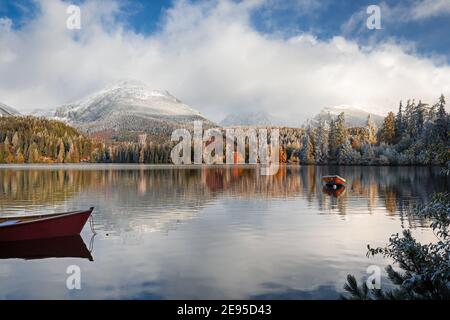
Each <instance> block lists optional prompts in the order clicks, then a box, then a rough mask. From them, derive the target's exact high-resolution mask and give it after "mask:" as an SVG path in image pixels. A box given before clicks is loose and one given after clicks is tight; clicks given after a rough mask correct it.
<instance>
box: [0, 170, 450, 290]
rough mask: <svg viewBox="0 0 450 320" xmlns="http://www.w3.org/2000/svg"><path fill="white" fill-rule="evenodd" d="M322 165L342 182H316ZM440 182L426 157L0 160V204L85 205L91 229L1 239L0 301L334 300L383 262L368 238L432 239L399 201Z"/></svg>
mask: <svg viewBox="0 0 450 320" xmlns="http://www.w3.org/2000/svg"><path fill="white" fill-rule="evenodd" d="M329 173H338V174H340V175H342V176H344V177H345V178H347V180H348V186H347V188H346V190H344V191H343V192H342V193H341V194H337V193H335V194H332V193H326V192H324V191H323V190H322V186H321V184H320V177H321V176H322V175H325V174H329ZM449 185H450V181H449V180H448V179H447V178H445V177H442V176H441V175H439V169H430V168H425V167H339V168H333V167H314V166H307V167H283V168H281V169H280V171H279V173H278V174H277V175H276V176H273V177H264V176H260V175H259V171H258V169H257V168H254V167H239V168H227V167H195V168H192V167H188V168H187V167H182V168H180V167H156V166H71V167H56V166H51V167H45V166H44V167H39V166H37V167H33V166H31V167H1V168H0V212H1V213H3V214H18V215H20V214H24V213H29V212H39V211H45V212H48V211H51V212H53V211H54V212H57V211H65V210H72V209H80V208H88V207H90V206H95V207H96V209H95V213H94V226H95V230H96V232H97V235H96V236H95V237H92V231H91V229H90V227H89V225H86V227H85V228H84V230H83V232H82V234H81V237H80V238H71V239H61V240H60V241H40V242H34V243H22V244H17V243H16V244H9V245H4V244H3V245H2V244H0V299H33V298H50V299H178V298H186V299H222V298H223V299H265V298H270V299H336V298H339V295H340V294H341V293H342V292H343V290H342V287H343V285H344V283H345V278H346V276H347V274H348V273H352V274H354V275H355V276H356V277H357V278H359V279H363V278H364V277H366V268H367V267H368V266H369V265H372V264H376V265H379V266H380V267H381V268H383V267H385V266H386V264H387V263H388V261H386V260H383V259H381V258H370V259H369V258H367V257H366V251H367V248H366V246H367V244H369V243H370V244H371V245H373V246H382V245H384V244H386V242H387V239H388V238H389V236H390V235H391V234H393V233H396V232H401V230H402V228H413V230H414V234H415V235H416V236H417V237H418V238H419V239H421V240H430V241H431V240H432V239H433V236H432V233H431V232H430V230H429V229H428V228H427V226H428V223H427V222H426V221H420V220H417V219H415V218H414V217H412V216H410V214H409V212H410V207H411V206H412V205H413V204H414V203H418V202H424V201H427V200H429V198H430V196H431V194H432V192H434V191H448V190H449ZM55 256H58V257H59V258H53V257H55ZM31 258H34V259H31ZM70 265H77V266H79V267H80V269H81V283H82V284H81V285H82V288H81V290H68V289H67V288H66V279H67V277H68V274H66V270H67V267H68V266H70ZM382 285H385V286H388V285H389V283H388V281H387V280H386V279H384V278H383V280H382Z"/></svg>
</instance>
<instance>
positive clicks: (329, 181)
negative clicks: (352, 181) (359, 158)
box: [322, 175, 347, 189]
mask: <svg viewBox="0 0 450 320" xmlns="http://www.w3.org/2000/svg"><path fill="white" fill-rule="evenodd" d="M322 182H323V183H325V185H327V186H330V187H335V186H336V187H337V186H344V185H345V183H346V182H347V181H345V179H344V178H342V177H340V176H338V175H333V176H323V177H322ZM336 187H335V189H336Z"/></svg>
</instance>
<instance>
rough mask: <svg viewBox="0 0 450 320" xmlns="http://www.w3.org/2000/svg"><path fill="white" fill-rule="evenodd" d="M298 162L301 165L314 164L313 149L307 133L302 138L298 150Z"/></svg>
mask: <svg viewBox="0 0 450 320" xmlns="http://www.w3.org/2000/svg"><path fill="white" fill-rule="evenodd" d="M308 131H309V130H308ZM300 161H301V163H302V164H313V163H314V147H313V145H312V143H311V139H310V137H309V134H308V132H305V134H304V136H303V143H302V148H301V150H300Z"/></svg>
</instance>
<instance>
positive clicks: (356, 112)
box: [311, 105, 384, 127]
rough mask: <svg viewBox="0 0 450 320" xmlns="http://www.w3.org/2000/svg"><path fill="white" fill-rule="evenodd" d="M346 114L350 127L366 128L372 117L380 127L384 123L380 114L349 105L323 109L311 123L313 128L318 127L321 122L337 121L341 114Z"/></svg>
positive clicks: (347, 123) (346, 121)
mask: <svg viewBox="0 0 450 320" xmlns="http://www.w3.org/2000/svg"><path fill="white" fill-rule="evenodd" d="M342 112H343V113H344V117H345V123H346V125H347V126H348V127H361V126H365V125H366V122H367V117H368V116H369V115H370V116H371V118H372V120H373V121H374V122H375V123H376V124H377V125H380V124H382V123H383V120H384V117H383V116H380V115H378V114H375V113H372V112H367V111H365V110H364V109H362V108H357V107H353V106H349V105H337V106H332V107H325V108H323V109H322V110H321V111H320V112H319V113H318V114H317V115H316V116H315V117H314V118H313V119H312V121H311V124H312V125H313V126H315V125H317V124H318V123H319V122H320V121H328V122H329V121H330V120H332V119H333V120H335V119H336V117H337V116H338V115H339V114H340V113H342Z"/></svg>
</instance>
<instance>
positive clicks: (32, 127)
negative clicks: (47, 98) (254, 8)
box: [0, 95, 450, 165]
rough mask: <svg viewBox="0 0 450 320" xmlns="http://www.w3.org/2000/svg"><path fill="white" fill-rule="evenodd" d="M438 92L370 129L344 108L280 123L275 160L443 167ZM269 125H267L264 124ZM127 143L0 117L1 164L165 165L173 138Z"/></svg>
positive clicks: (444, 135)
mask: <svg viewBox="0 0 450 320" xmlns="http://www.w3.org/2000/svg"><path fill="white" fill-rule="evenodd" d="M445 106H446V102H445V98H444V96H443V95H441V97H440V98H439V99H438V100H437V102H436V103H435V104H433V105H428V104H425V103H422V102H421V101H419V102H416V101H415V100H408V101H407V102H406V104H405V105H403V103H402V102H400V105H399V107H398V112H397V113H396V114H394V113H393V112H389V113H388V115H387V116H386V117H385V119H384V123H383V124H382V125H381V126H380V127H377V126H376V124H375V123H374V121H373V120H372V119H371V117H370V116H369V117H368V119H367V123H366V125H365V126H363V127H350V128H347V127H346V126H345V114H344V113H341V114H340V115H339V116H337V118H335V119H333V120H331V121H328V122H327V121H321V122H319V123H318V125H316V126H312V125H309V126H306V127H304V128H287V127H280V128H278V129H279V130H280V150H279V152H280V161H281V162H285V163H293V164H295V163H298V164H318V165H322V164H323V165H324V164H340V165H446V164H447V165H448V164H449V163H450V157H449V150H450V149H449V147H450V145H449V130H450V123H449V122H450V119H449V115H448V114H447V112H446V110H445ZM270 129H272V128H269V130H270ZM137 137H138V138H137V139H130V141H114V140H111V139H109V140H106V139H100V138H98V137H97V138H94V137H89V136H87V135H86V134H83V133H81V132H79V131H78V130H77V129H75V128H73V127H71V126H69V125H67V124H65V123H63V122H60V121H56V120H49V119H45V118H35V117H31V116H27V117H18V116H15V117H0V163H81V162H91V163H146V164H147V163H148V164H162V163H171V158H170V152H171V150H172V147H173V145H174V143H173V142H171V141H167V142H160V141H151V140H152V139H151V138H150V137H148V136H147V135H146V134H140V135H138V136H137Z"/></svg>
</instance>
